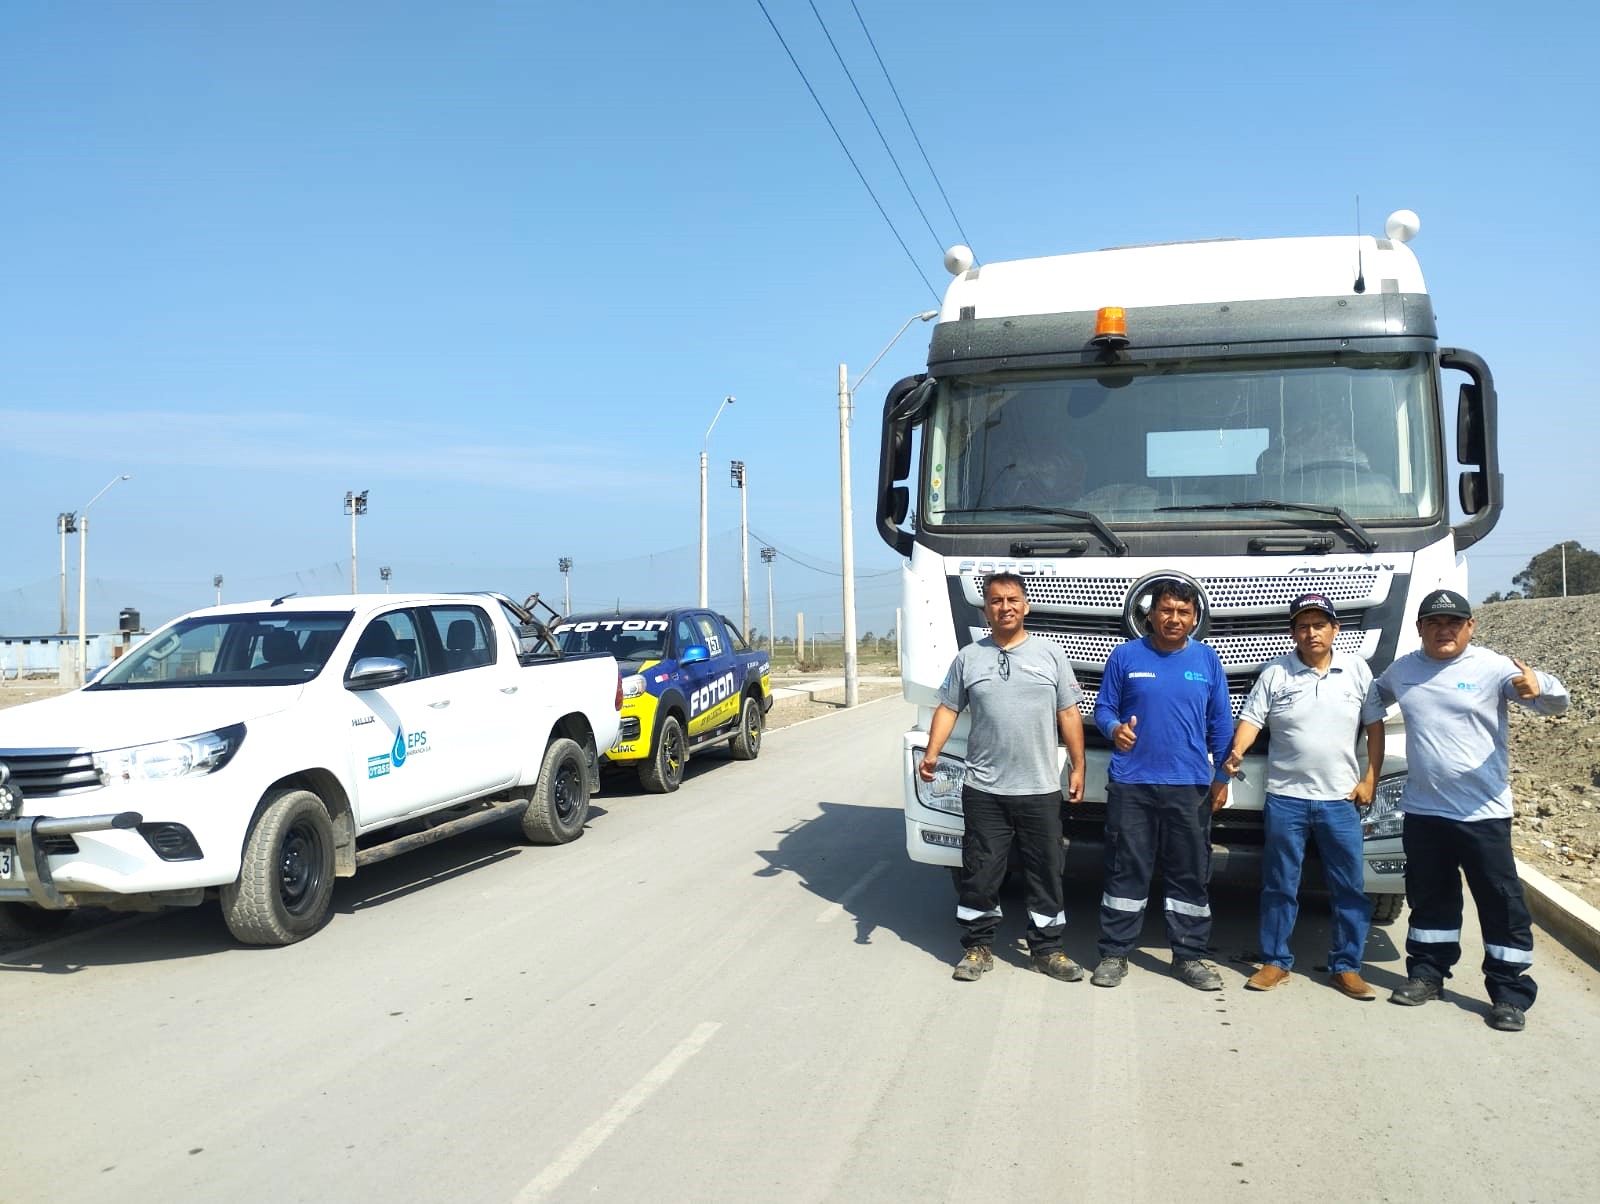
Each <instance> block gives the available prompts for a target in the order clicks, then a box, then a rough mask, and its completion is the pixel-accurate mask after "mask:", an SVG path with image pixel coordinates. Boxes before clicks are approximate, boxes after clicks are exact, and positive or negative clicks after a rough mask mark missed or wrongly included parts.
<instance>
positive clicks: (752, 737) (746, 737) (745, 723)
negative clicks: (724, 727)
mask: <svg viewBox="0 0 1600 1204" xmlns="http://www.w3.org/2000/svg"><path fill="white" fill-rule="evenodd" d="M728 748H729V750H730V751H731V752H732V753H733V759H734V760H735V761H754V760H755V759H756V758H757V757H759V756H760V755H761V703H760V702H759V701H758V700H757V699H756V697H755V695H753V694H747V695H745V699H744V706H743V707H741V708H740V710H739V734H738V735H736V736H735V737H734V738H733V739H732V740H729V741H728Z"/></svg>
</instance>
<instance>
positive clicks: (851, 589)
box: [839, 309, 939, 707]
mask: <svg viewBox="0 0 1600 1204" xmlns="http://www.w3.org/2000/svg"><path fill="white" fill-rule="evenodd" d="M938 316H939V311H938V310H936V309H929V310H924V311H923V312H922V313H920V314H912V315H911V316H910V317H909V318H907V319H906V320H905V322H904V323H902V324H901V326H900V329H899V330H897V331H895V332H894V338H892V339H890V340H889V341H888V342H887V343H885V344H884V345H883V350H882V351H880V352H878V354H877V355H876V356H874V357H873V359H872V362H871V363H870V364H868V365H867V368H866V371H865V372H863V373H862V374H861V375H860V376H858V377H856V383H855V384H853V385H852V384H851V383H850V375H849V372H848V371H847V370H846V369H845V366H844V365H843V364H840V365H839V532H840V534H839V538H840V546H841V552H840V559H841V560H842V561H843V564H842V565H841V567H842V568H843V570H844V705H845V706H847V707H853V706H855V705H856V699H857V696H858V695H859V693H860V675H859V672H858V670H857V667H856V552H855V538H854V535H853V534H852V532H851V526H852V525H853V523H854V519H853V517H852V515H851V512H850V409H851V405H852V402H853V401H854V398H855V392H856V390H857V389H859V388H860V387H861V382H862V381H864V380H866V379H867V375H868V374H869V373H870V372H871V371H872V370H873V369H874V368H876V367H877V366H878V361H879V360H881V359H882V358H883V357H884V356H886V355H888V354H889V348H891V347H893V346H894V345H895V344H896V343H898V342H899V341H900V336H901V335H903V334H905V332H906V331H907V330H909V329H911V323H913V322H928V321H931V320H933V319H934V318H937V317H938Z"/></svg>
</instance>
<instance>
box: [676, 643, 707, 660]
mask: <svg viewBox="0 0 1600 1204" xmlns="http://www.w3.org/2000/svg"><path fill="white" fill-rule="evenodd" d="M710 659H711V653H710V652H709V651H707V650H706V646H705V645H704V644H690V645H689V646H688V647H687V648H685V649H684V650H683V652H682V653H681V654H680V655H679V657H678V663H679V664H680V665H698V664H699V663H700V662H701V661H708V660H710Z"/></svg>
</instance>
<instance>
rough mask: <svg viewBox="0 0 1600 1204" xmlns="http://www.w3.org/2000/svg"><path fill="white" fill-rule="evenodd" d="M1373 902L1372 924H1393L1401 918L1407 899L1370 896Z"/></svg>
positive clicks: (1398, 896) (1399, 895) (1393, 896)
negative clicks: (1401, 910) (1401, 911)
mask: <svg viewBox="0 0 1600 1204" xmlns="http://www.w3.org/2000/svg"><path fill="white" fill-rule="evenodd" d="M1367 898H1369V899H1371V900H1372V922H1373V923H1374V924H1393V923H1394V922H1395V921H1396V920H1398V919H1399V918H1400V909H1401V908H1403V907H1404V906H1405V905H1406V897H1405V895H1403V894H1398V895H1368V896H1367Z"/></svg>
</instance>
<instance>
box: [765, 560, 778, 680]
mask: <svg viewBox="0 0 1600 1204" xmlns="http://www.w3.org/2000/svg"><path fill="white" fill-rule="evenodd" d="M777 555H778V549H777V548H762V549H761V563H762V564H764V565H766V566H767V659H768V660H771V659H772V657H773V656H775V655H776V653H775V652H774V644H773V642H772V640H773V636H772V633H773V630H774V625H773V624H774V620H773V610H772V562H773V561H774V560H775V559H776V558H777Z"/></svg>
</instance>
